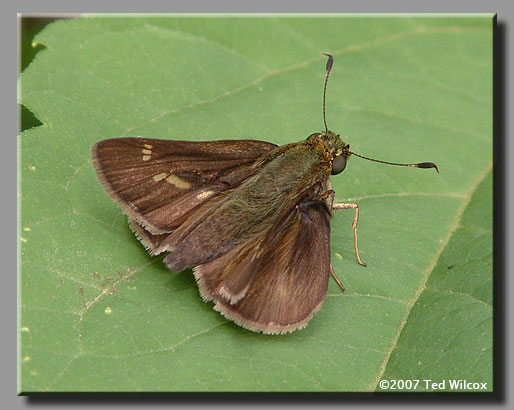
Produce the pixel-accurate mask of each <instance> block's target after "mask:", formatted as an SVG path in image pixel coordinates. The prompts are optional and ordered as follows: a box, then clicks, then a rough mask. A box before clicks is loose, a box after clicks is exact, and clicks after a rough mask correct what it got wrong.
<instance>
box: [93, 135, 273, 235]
mask: <svg viewBox="0 0 514 410" xmlns="http://www.w3.org/2000/svg"><path fill="white" fill-rule="evenodd" d="M274 148H276V145H275V144H271V143H268V142H264V141H253V140H226V141H208V142H192V141H169V140H157V139H148V138H115V139H109V140H104V141H100V142H98V143H97V144H95V145H94V146H93V148H92V155H93V164H94V166H95V169H96V171H97V173H98V178H99V180H100V182H101V183H102V185H103V186H104V187H105V189H106V191H107V192H108V193H109V195H110V196H111V197H112V198H113V199H114V200H115V201H116V202H118V203H119V204H121V206H122V207H123V210H124V212H125V213H126V214H127V215H128V216H129V217H130V219H131V221H132V222H131V226H132V227H133V229H134V230H135V231H136V234H137V233H139V234H140V236H142V237H143V238H144V239H142V241H143V242H145V241H146V245H148V244H151V243H153V242H155V238H153V239H152V238H151V236H152V235H161V234H164V233H167V232H171V231H172V230H173V229H175V228H176V227H178V226H180V225H181V224H182V223H183V221H184V220H186V219H187V217H188V216H189V214H190V212H191V211H192V210H193V209H195V208H196V207H198V206H199V205H200V204H202V203H203V202H204V201H206V200H207V199H209V198H212V197H213V196H216V195H217V194H218V193H220V192H223V191H226V190H227V189H230V188H233V187H235V186H237V185H238V184H240V183H241V181H243V180H244V179H246V178H247V177H248V176H249V175H251V174H252V172H254V170H253V168H252V165H253V164H254V162H255V161H256V159H258V158H259V157H261V156H263V155H264V154H266V153H267V152H269V151H271V150H273V149H274ZM145 231H146V232H145ZM148 235H150V236H148Z"/></svg>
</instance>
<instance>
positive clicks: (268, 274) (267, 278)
mask: <svg viewBox="0 0 514 410" xmlns="http://www.w3.org/2000/svg"><path fill="white" fill-rule="evenodd" d="M194 272H195V277H196V279H197V281H198V284H199V287H200V292H201V294H202V297H203V298H204V299H205V300H213V301H214V302H215V303H216V305H215V309H216V310H218V311H219V312H221V313H222V314H223V315H224V316H225V317H227V318H228V319H231V320H233V321H235V322H236V323H238V324H240V325H241V326H243V327H246V328H248V329H250V330H253V331H257V332H259V331H260V332H263V333H275V334H276V333H287V332H292V331H293V330H296V329H299V328H303V327H304V326H306V325H307V323H308V321H309V320H310V319H311V317H312V315H313V314H314V313H315V312H316V311H317V310H318V309H319V308H320V307H321V305H322V303H323V301H324V299H325V295H326V292H327V288H328V279H329V276H330V212H329V209H328V206H327V204H326V203H324V202H320V201H307V200H306V201H303V202H300V203H299V204H298V206H297V207H295V208H294V209H293V210H292V211H291V212H290V213H289V215H287V217H286V218H284V219H282V220H281V221H279V222H278V223H276V224H275V225H274V226H273V227H272V228H271V229H270V231H269V232H268V233H267V234H266V236H265V237H263V238H258V239H256V241H255V242H254V243H252V244H246V245H245V246H240V247H238V248H234V249H232V250H231V251H230V252H229V253H227V254H225V255H223V256H222V257H220V258H218V259H215V260H213V261H211V262H209V263H206V264H203V265H201V266H198V267H197V268H195V270H194Z"/></svg>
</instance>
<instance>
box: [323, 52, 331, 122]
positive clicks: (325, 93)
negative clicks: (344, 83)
mask: <svg viewBox="0 0 514 410" xmlns="http://www.w3.org/2000/svg"><path fill="white" fill-rule="evenodd" d="M323 54H324V55H326V56H327V57H328V61H327V68H326V71H327V76H326V77H325V86H324V87H323V122H324V123H325V131H326V132H328V126H327V116H326V112H325V100H326V96H327V83H328V76H329V75H330V70H332V65H333V64H334V57H332V55H331V54H327V53H323Z"/></svg>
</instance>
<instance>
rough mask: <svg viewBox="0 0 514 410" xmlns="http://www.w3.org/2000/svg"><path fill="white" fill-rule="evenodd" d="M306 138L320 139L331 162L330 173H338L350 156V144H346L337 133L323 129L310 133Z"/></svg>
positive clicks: (341, 170)
mask: <svg viewBox="0 0 514 410" xmlns="http://www.w3.org/2000/svg"><path fill="white" fill-rule="evenodd" d="M307 140H317V141H320V142H321V143H322V144H323V146H324V148H325V152H327V154H328V157H329V158H330V161H331V163H332V170H331V174H332V175H337V174H340V173H341V172H343V171H344V169H345V168H346V163H347V162H348V158H349V157H350V144H346V143H345V142H344V141H343V140H341V137H340V135H339V134H335V133H333V132H332V131H323V132H321V133H319V132H317V133H314V134H311V135H309V136H308V137H307Z"/></svg>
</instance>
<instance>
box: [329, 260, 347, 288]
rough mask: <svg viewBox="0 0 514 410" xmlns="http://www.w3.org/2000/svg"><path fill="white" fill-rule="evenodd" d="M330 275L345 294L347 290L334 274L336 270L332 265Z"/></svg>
mask: <svg viewBox="0 0 514 410" xmlns="http://www.w3.org/2000/svg"><path fill="white" fill-rule="evenodd" d="M330 273H331V274H332V277H333V278H334V279H335V280H336V282H337V284H338V285H339V287H340V288H341V290H342V291H343V292H344V291H345V290H346V288H345V287H344V286H343V284H342V283H341V281H340V280H339V278H338V277H337V275H336V273H335V272H334V268H333V267H332V264H330Z"/></svg>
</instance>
